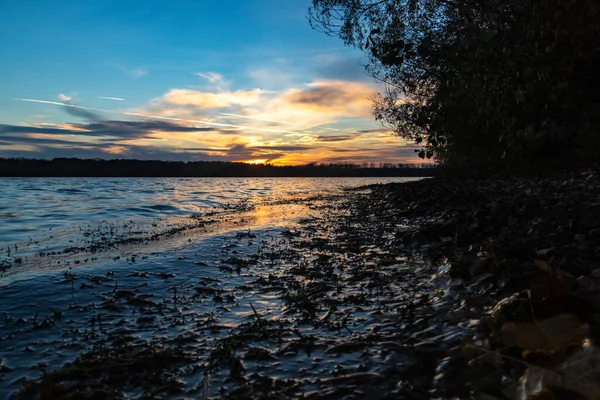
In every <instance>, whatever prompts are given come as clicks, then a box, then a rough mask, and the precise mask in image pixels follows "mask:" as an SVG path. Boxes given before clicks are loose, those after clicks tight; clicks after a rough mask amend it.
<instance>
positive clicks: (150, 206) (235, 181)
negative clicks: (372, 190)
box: [0, 178, 414, 248]
mask: <svg viewBox="0 0 600 400" xmlns="http://www.w3.org/2000/svg"><path fill="white" fill-rule="evenodd" d="M411 179H414V178H24V179H20V178H19V179H13V178H4V179H1V180H0V185H1V187H2V195H1V200H0V248H1V247H4V248H5V247H6V246H8V245H13V244H14V243H23V242H27V241H29V240H43V239H44V238H46V237H49V236H54V235H53V234H52V231H53V230H55V229H57V228H65V227H67V226H69V225H70V224H73V223H78V222H79V223H81V222H84V223H89V222H91V221H103V222H111V221H123V220H127V219H132V220H134V221H136V220H140V219H149V218H156V217H162V216H186V215H190V214H194V213H202V212H206V211H208V210H211V209H214V208H218V207H223V206H225V205H228V204H231V203H235V202H239V201H249V202H260V201H264V200H279V199H285V198H288V197H291V196H297V195H307V194H315V193H319V192H331V191H336V190H340V189H341V188H343V187H355V186H361V185H368V184H374V183H384V182H403V181H407V180H411Z"/></svg>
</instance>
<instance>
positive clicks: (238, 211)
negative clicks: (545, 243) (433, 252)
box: [0, 178, 415, 398]
mask: <svg viewBox="0 0 600 400" xmlns="http://www.w3.org/2000/svg"><path fill="white" fill-rule="evenodd" d="M414 179H415V178H391V179H390V178H215V179H211V178H191V179H189V178H156V179H153V178H145V179H110V178H90V179H76V178H56V179H46V178H38V179H36V178H31V179H2V180H1V184H2V186H1V187H2V192H1V202H0V248H1V249H2V251H1V253H0V398H4V397H8V396H9V395H10V394H11V393H15V392H16V391H18V390H21V391H22V393H27V391H26V388H27V387H29V386H28V384H31V381H29V379H37V378H39V377H40V376H41V375H42V373H43V371H49V370H54V369H57V368H60V367H61V366H62V365H64V364H65V363H66V362H69V361H73V360H74V359H75V358H76V357H78V356H79V355H81V354H82V353H85V352H90V351H93V350H94V349H96V350H97V349H98V346H105V345H107V343H112V344H110V346H113V347H110V348H115V347H114V346H116V345H115V344H114V342H113V341H114V340H115V338H117V337H118V338H120V339H118V340H119V343H122V342H123V340H125V339H123V338H124V337H126V338H127V340H126V342H127V346H128V347H127V348H128V349H137V350H135V351H138V350H139V351H141V352H143V351H146V350H145V349H148V348H151V349H154V348H155V346H159V347H161V348H162V347H164V346H171V344H173V343H175V342H176V343H180V342H181V343H180V344H183V343H187V344H186V346H187V349H188V350H189V351H190V352H191V353H189V354H196V356H194V357H197V359H195V361H194V362H188V363H187V367H186V368H188V369H185V370H181V371H180V375H181V377H182V378H181V379H182V380H180V381H178V382H180V384H181V385H183V386H182V387H183V388H179V389H178V390H180V389H181V390H184V389H185V390H186V391H187V393H194V394H193V397H196V396H197V395H198V387H199V386H198V385H199V382H202V380H203V379H204V378H203V373H205V372H206V371H208V369H207V368H208V367H209V366H210V368H213V369H211V370H210V371H212V372H211V375H210V376H211V378H210V379H211V389H210V393H211V394H212V395H216V394H217V393H219V392H218V390H221V389H219V388H221V387H227V388H229V389H230V390H233V389H234V388H235V384H234V383H231V382H230V383H227V373H226V372H223V371H221V372H219V371H220V370H219V368H221V367H218V365H217V366H215V365H213V363H214V352H215V351H217V350H218V349H219V346H221V343H222V340H223V338H225V337H226V335H227V332H230V331H231V330H232V329H234V328H235V329H243V327H244V326H246V324H247V322H248V321H249V319H250V320H252V319H253V318H255V317H254V315H255V314H256V313H257V312H258V313H260V314H261V315H262V317H260V318H259V319H258V321H263V319H262V318H268V319H274V318H284V317H285V315H287V314H288V313H289V312H290V310H286V306H285V304H286V302H289V299H288V300H285V299H284V298H283V297H282V296H281V294H280V293H279V294H277V290H280V289H276V290H275V291H273V289H272V288H271V289H268V288H264V287H262V286H261V285H263V280H264V277H265V276H268V277H269V279H275V277H276V276H281V277H284V276H287V275H288V274H289V269H290V265H291V264H290V263H300V264H299V265H301V264H302V263H304V262H305V261H302V260H301V259H299V258H297V257H299V256H301V257H305V258H306V260H309V259H312V258H314V259H315V260H318V259H319V258H318V254H312V252H311V253H310V254H309V253H305V252H304V251H303V250H302V251H300V250H298V251H290V248H291V247H290V246H292V245H294V244H293V243H294V240H299V239H298V238H299V237H300V236H299V235H300V234H299V233H298V232H297V231H296V229H297V228H298V227H299V225H297V223H298V222H299V221H302V220H307V221H309V220H310V219H311V218H313V221H318V218H322V217H323V214H324V212H325V211H324V209H323V208H321V205H320V204H321V203H323V202H324V200H323V199H326V198H327V197H328V196H338V198H339V196H343V195H344V191H343V189H344V188H352V187H358V186H363V185H370V184H375V183H388V182H406V181H410V180H414ZM332 210H333V209H331V210H330V211H327V212H333V211H332ZM343 211H344V210H343V209H342V210H336V211H335V212H342V213H343ZM315 218H316V219H315ZM324 221H325V220H324ZM313 224H315V226H314V228H310V229H312V230H308V231H306V232H308V234H311V233H310V232H313V231H314V232H315V233H314V235H317V236H318V237H317V236H315V239H314V240H316V241H317V242H320V241H322V240H325V239H324V236H323V235H325V236H327V235H329V233H328V232H333V231H334V229H336V228H335V225H332V226H331V227H327V226H324V225H322V224H321V223H319V222H313ZM315 229H319V230H322V231H323V232H324V233H319V234H318V233H317V231H316V230H315ZM294 246H295V245H294ZM286 254H287V255H286ZM335 254H336V257H340V260H341V261H340V262H344V261H343V260H344V257H347V256H346V255H345V253H344V252H340V253H335ZM284 255H285V257H283V256H284ZM290 257H291V258H290ZM319 260H320V259H319ZM265 289H266V290H265ZM292 292H293V291H292ZM292 292H289V291H288V293H292ZM363 314H364V315H363ZM363 314H360V315H358V314H357V315H358V317H360V318H362V319H364V320H365V321H366V322H368V321H369V320H368V318H367V317H368V315H367V314H366V313H363ZM257 315H258V314H257ZM298 315H300V314H298ZM358 317H357V318H358ZM285 318H287V317H285ZM285 318H284V319H282V321H283V320H285ZM282 323H283V322H282ZM315 332H316V331H315ZM328 332H329V331H328V330H323V332H322V333H323V335H325V336H324V337H323V338H324V340H326V341H330V342H331V343H334V342H335V340H336V339H335V335H333V336H331V335H330V334H329V333H328ZM123 335H125V336H123ZM192 336H193V338H192ZM188 340H189V341H190V342H189V343H188V342H187V341H188ZM173 341H175V342H173ZM327 343H329V342H327ZM136 346H137V347H136ZM148 346H150V347H148ZM184 347H185V346H184ZM182 348H183V347H182ZM186 351H187V350H186ZM260 351H262V350H260ZM265 351H266V350H265ZM269 351H270V350H269ZM99 354H104V353H99ZM136 354H137V355H136V357H139V354H138V353H136ZM265 354H266V353H265ZM322 356H324V354H323V355H322ZM211 357H212V358H211ZM249 357H250V356H249ZM250 358H251V357H250ZM211 360H212V361H211ZM348 362H350V360H348ZM352 362H354V361H352ZM305 364H306V360H305V359H303V358H302V357H299V358H298V359H296V360H295V361H293V362H291V363H288V364H286V366H285V367H284V366H278V365H273V368H275V369H274V370H273V371H276V372H273V373H274V374H276V375H277V376H279V377H281V378H293V377H295V376H297V375H298V370H301V369H302V368H304V367H303V366H304V365H305ZM250 365H251V364H249V365H248V366H250ZM214 368H216V369H214ZM227 368H228V367H227ZM227 368H226V369H227ZM178 375H179V373H178ZM223 379H225V380H223ZM182 382H183V383H182ZM140 385H141V386H142V387H143V386H144V385H142V384H139V385H136V384H133V385H132V386H131V391H130V392H127V391H126V392H125V395H126V396H129V397H136V398H137V397H138V396H140V395H141V394H142V392H141V391H140V390H141V389H140ZM178 385H179V384H178ZM223 385H224V386H223ZM308 387H309V386H307V388H308ZM19 388H20V389H19ZM178 393H179V392H178ZM23 396H24V397H21V398H28V397H27V396H28V395H27V394H24V395H23ZM166 397H167V398H181V396H180V395H173V396H170V395H168V396H166Z"/></svg>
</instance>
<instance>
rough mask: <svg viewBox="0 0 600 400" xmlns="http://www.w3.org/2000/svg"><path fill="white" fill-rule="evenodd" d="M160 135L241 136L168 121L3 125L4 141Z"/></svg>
mask: <svg viewBox="0 0 600 400" xmlns="http://www.w3.org/2000/svg"><path fill="white" fill-rule="evenodd" d="M156 132H188V133H194V132H195V133H203V132H217V133H220V134H234V133H239V132H238V131H237V130H234V131H231V130H215V129H214V128H206V127H202V128H200V127H193V126H183V125H178V124H173V123H170V122H165V121H99V122H95V123H89V124H64V125H62V126H57V127H48V126H19V125H2V124H0V137H6V136H10V135H16V134H36V135H76V136H87V137H90V136H92V137H111V138H112V139H111V140H123V139H128V140H129V139H155V137H153V136H151V134H153V133H156ZM10 137H13V136H10Z"/></svg>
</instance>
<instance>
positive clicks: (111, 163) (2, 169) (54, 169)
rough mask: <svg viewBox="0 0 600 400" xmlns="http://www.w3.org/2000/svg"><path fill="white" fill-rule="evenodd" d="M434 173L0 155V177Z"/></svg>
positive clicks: (427, 169)
mask: <svg viewBox="0 0 600 400" xmlns="http://www.w3.org/2000/svg"><path fill="white" fill-rule="evenodd" d="M434 173H435V165H434V164H431V163H429V164H423V163H421V164H389V163H377V164H376V163H364V164H350V163H347V164H341V163H312V164H307V165H298V166H277V165H272V164H248V163H243V162H224V161H196V162H194V161H188V162H184V161H157V160H151V161H146V160H125V159H118V160H102V159H78V158H54V159H52V160H42V159H25V158H0V177H110V178H114V177H278V178H279V177H430V176H433V175H434Z"/></svg>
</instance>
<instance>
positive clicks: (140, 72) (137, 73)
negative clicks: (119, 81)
mask: <svg viewBox="0 0 600 400" xmlns="http://www.w3.org/2000/svg"><path fill="white" fill-rule="evenodd" d="M124 71H125V73H126V74H127V75H129V76H130V77H131V78H132V79H139V78H141V77H142V76H145V75H147V74H148V71H146V70H145V69H142V68H135V69H125V70H124Z"/></svg>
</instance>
